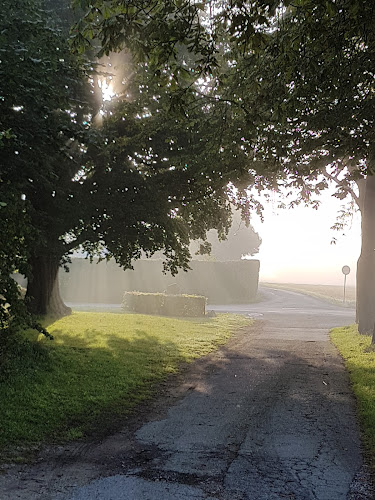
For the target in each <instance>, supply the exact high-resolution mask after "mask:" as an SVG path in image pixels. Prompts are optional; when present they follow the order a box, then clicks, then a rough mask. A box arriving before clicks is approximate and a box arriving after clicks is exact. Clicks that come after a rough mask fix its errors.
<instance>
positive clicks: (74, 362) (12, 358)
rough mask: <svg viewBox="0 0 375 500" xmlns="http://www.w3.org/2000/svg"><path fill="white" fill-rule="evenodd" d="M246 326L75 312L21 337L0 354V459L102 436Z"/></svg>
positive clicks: (229, 318) (225, 318)
mask: <svg viewBox="0 0 375 500" xmlns="http://www.w3.org/2000/svg"><path fill="white" fill-rule="evenodd" d="M249 323H250V321H249V320H248V319H246V318H244V317H241V316H234V315H219V316H218V317H216V318H210V319H200V320H197V319H194V320H187V319H176V318H166V317H155V316H145V315H137V314H112V313H94V312H91V313H85V312H75V313H73V314H72V315H71V316H69V317H66V318H63V319H61V320H59V321H56V322H54V323H52V324H50V325H49V326H48V331H49V332H50V333H51V334H52V335H53V336H54V340H53V341H50V340H48V339H46V338H45V337H43V336H42V337H41V336H37V333H36V332H35V331H28V332H25V335H24V336H23V338H22V341H21V340H19V341H18V342H17V343H13V344H11V347H9V348H8V349H7V350H6V352H5V353H4V352H3V353H2V366H1V368H0V401H1V407H0V451H1V450H3V451H4V449H5V447H7V446H9V445H20V444H21V445H25V444H27V443H29V444H31V443H40V442H44V441H61V440H67V439H75V438H80V437H82V436H85V435H87V434H90V433H96V432H99V431H100V432H105V430H106V429H111V426H112V427H113V425H114V422H116V421H117V422H118V421H119V419H121V418H123V417H125V416H126V415H128V414H129V412H131V411H132V409H133V408H134V407H135V405H136V404H137V403H138V402H140V401H142V400H144V399H145V398H147V397H149V396H150V395H151V394H152V392H153V391H154V390H155V387H157V385H156V383H157V382H159V381H161V380H163V379H165V378H166V377H167V376H168V374H170V373H173V372H176V371H177V370H178V366H179V364H180V363H182V362H186V361H187V362H189V361H191V360H193V359H195V358H197V357H199V356H202V355H204V354H207V353H208V352H210V351H212V350H213V349H215V348H216V347H217V346H218V345H220V344H223V343H225V341H226V340H227V339H228V338H229V337H230V336H231V335H232V334H233V332H234V331H235V330H237V329H239V328H240V327H243V326H245V325H248V324H249Z"/></svg>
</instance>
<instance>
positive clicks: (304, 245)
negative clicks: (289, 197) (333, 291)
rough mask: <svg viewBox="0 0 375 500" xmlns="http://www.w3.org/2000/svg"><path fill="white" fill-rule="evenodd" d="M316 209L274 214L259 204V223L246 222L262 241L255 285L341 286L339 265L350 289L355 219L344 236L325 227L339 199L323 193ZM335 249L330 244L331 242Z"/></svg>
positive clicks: (355, 246) (356, 250) (356, 235)
mask: <svg viewBox="0 0 375 500" xmlns="http://www.w3.org/2000/svg"><path fill="white" fill-rule="evenodd" d="M319 199H320V200H321V205H320V207H319V209H318V210H314V209H313V208H310V207H304V206H298V207H296V208H294V209H284V210H278V209H275V208H274V207H272V204H268V205H266V206H265V212H264V216H265V221H264V222H263V223H262V222H261V221H260V219H259V217H253V218H252V220H251V223H252V225H253V227H254V229H255V230H256V231H257V232H258V233H259V235H260V237H261V238H262V244H261V246H260V251H259V253H258V254H256V255H254V257H253V258H256V259H259V260H260V281H265V282H267V281H268V282H278V283H283V282H284V283H306V284H321V285H342V284H343V282H344V275H343V274H342V267H343V266H344V265H348V266H349V267H350V269H351V272H350V274H349V276H348V277H347V285H349V286H354V285H355V275H356V265H357V259H358V257H359V254H360V247H361V241H360V239H361V224H360V215H359V214H358V213H357V214H355V215H354V217H353V221H352V224H351V227H348V228H346V229H345V230H344V233H345V235H343V234H342V233H340V232H338V231H334V230H332V229H331V226H332V225H333V224H334V223H335V220H336V214H337V213H338V210H339V209H340V207H341V206H342V204H343V203H342V201H341V200H338V199H336V198H333V197H332V196H330V195H328V193H327V194H325V195H323V196H321V197H320V198H319ZM333 237H335V238H336V239H337V243H336V245H332V244H331V240H332V238H333Z"/></svg>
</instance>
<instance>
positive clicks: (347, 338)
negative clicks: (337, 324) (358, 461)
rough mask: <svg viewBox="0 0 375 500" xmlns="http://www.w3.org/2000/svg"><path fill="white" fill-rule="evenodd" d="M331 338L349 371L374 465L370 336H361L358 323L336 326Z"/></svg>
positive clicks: (374, 379) (374, 368) (374, 366)
mask: <svg viewBox="0 0 375 500" xmlns="http://www.w3.org/2000/svg"><path fill="white" fill-rule="evenodd" d="M331 339H332V341H333V342H334V344H335V345H336V346H337V348H338V349H339V351H340V353H341V355H342V356H343V358H344V360H345V364H346V367H347V369H348V371H349V375H350V380H351V382H352V386H353V390H354V393H355V395H356V398H357V405H358V414H359V419H360V424H361V428H362V435H363V442H364V445H365V448H366V451H367V453H368V457H369V462H370V463H371V465H372V467H373V468H375V351H374V348H373V347H372V346H371V337H370V336H366V335H359V333H358V330H357V326H356V325H352V326H347V327H343V328H335V329H334V330H332V332H331Z"/></svg>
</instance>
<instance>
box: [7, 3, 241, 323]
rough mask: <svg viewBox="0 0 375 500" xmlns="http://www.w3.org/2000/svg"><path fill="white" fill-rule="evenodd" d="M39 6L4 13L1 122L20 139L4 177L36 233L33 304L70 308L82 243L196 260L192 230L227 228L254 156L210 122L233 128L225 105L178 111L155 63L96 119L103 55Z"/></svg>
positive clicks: (171, 265) (125, 260) (31, 254)
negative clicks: (61, 286) (78, 42)
mask: <svg viewBox="0 0 375 500" xmlns="http://www.w3.org/2000/svg"><path fill="white" fill-rule="evenodd" d="M21 4H22V9H20V5H21ZM37 6H38V3H37V2H33V1H27V0H20V1H15V0H14V1H11V2H9V3H7V5H6V6H5V8H4V9H3V10H2V12H1V13H0V27H1V30H0V32H1V37H2V42H3V43H2V46H4V47H5V49H4V51H3V53H2V58H1V67H0V72H1V75H0V76H1V83H0V85H1V89H0V90H1V92H0V95H1V96H2V99H1V100H0V116H1V130H4V131H6V130H9V131H10V133H11V134H12V136H13V139H12V141H8V142H6V143H4V145H3V148H2V157H1V174H0V179H1V186H2V189H3V188H4V189H5V187H6V186H12V192H14V193H15V198H17V199H18V200H21V197H22V198H24V200H23V204H22V210H23V212H22V213H23V214H24V220H25V221H27V227H28V231H27V232H25V234H23V233H22V232H21V231H20V233H19V234H18V235H17V237H18V238H19V240H20V241H22V255H21V258H22V259H21V260H22V262H23V266H22V270H24V271H25V272H26V275H27V277H28V288H27V296H26V300H27V303H28V306H29V309H30V310H31V311H32V312H34V313H36V314H47V313H48V314H54V315H63V314H68V313H69V309H68V308H66V306H65V305H64V304H63V302H62V300H61V298H60V294H59V290H58V281H57V279H56V278H57V272H58V269H59V266H60V265H64V264H68V263H69V255H70V254H71V252H72V251H73V250H74V249H76V248H78V247H82V248H83V249H84V250H85V251H86V252H87V254H88V255H89V256H90V257H91V258H92V257H94V256H95V255H98V256H99V258H110V257H114V258H115V259H116V261H117V262H118V263H119V264H120V265H121V266H123V267H124V268H128V267H131V263H132V260H134V259H137V258H139V257H140V256H141V253H142V251H143V252H145V253H146V255H152V254H153V253H155V252H156V251H158V250H160V249H161V250H163V251H164V254H165V268H166V269H169V270H171V271H172V273H175V272H177V269H178V268H181V267H182V268H184V269H187V268H188V261H189V259H190V253H189V243H190V240H191V239H197V238H200V239H204V238H205V235H206V232H207V231H208V230H209V229H211V228H217V229H218V231H219V233H220V234H222V235H224V234H225V233H226V232H227V230H228V228H229V224H230V201H234V200H235V198H236V195H235V193H234V192H231V191H230V189H229V188H228V180H229V178H232V177H235V176H236V175H238V174H239V172H240V171H241V168H242V167H243V165H244V160H245V159H244V157H243V155H242V154H241V151H240V150H239V148H238V145H237V144H236V143H233V144H232V148H231V149H230V148H228V149H227V150H226V151H225V152H223V151H221V150H220V141H218V139H217V137H215V133H213V131H212V130H210V129H209V128H208V127H207V123H208V122H209V121H211V120H216V122H217V128H216V131H215V132H217V131H220V130H222V129H223V121H222V114H221V112H217V113H216V114H215V109H211V108H207V107H206V108H205V107H204V106H206V102H205V100H202V104H201V105H199V104H198V106H196V103H194V105H195V106H196V107H195V110H194V109H193V108H192V109H191V111H190V113H189V115H186V114H185V115H178V116H179V117H178V118H177V117H176V116H177V115H175V114H173V113H172V112H171V109H170V102H169V99H168V97H167V92H165V89H167V88H168V85H166V86H164V87H162V86H160V82H159V81H158V80H154V78H153V74H152V73H151V71H150V68H149V67H148V65H147V64H144V65H143V66H142V68H143V69H142V71H139V72H138V73H137V78H134V79H133V80H132V81H131V82H130V83H129V85H128V87H127V91H128V92H130V93H131V99H125V98H119V99H118V100H114V103H110V104H109V105H108V107H107V109H106V110H101V113H100V114H99V116H103V120H104V123H103V126H102V127H100V128H97V127H95V126H94V125H93V123H94V122H95V120H93V122H92V123H91V120H92V118H93V117H94V115H96V114H97V111H98V106H97V102H96V101H95V95H94V90H93V86H92V83H91V82H90V79H91V74H92V71H93V64H87V63H85V60H82V59H81V58H79V57H78V56H75V55H73V54H72V53H71V52H70V50H69V47H68V45H67V43H66V36H64V34H63V33H62V32H61V31H60V30H59V29H58V28H57V27H56V24H55V23H54V20H51V18H50V17H48V15H47V14H46V13H45V12H44V11H43V10H41V9H38V8H37ZM20 12H22V17H20ZM95 77H96V78H98V77H100V75H98V73H96V76H95ZM146 88H147V95H146V92H145V89H146ZM163 89H164V90H163ZM191 96H192V93H191V92H190V94H189V93H186V96H185V99H189V98H191ZM202 106H203V107H202ZM103 113H104V115H103ZM235 156H237V160H236V161H233V158H234V157H235ZM217 165H220V168H218V167H217ZM214 174H215V175H214ZM228 195H229V197H228ZM229 198H230V199H229ZM19 204H20V202H18V205H17V206H19ZM2 213H3V214H4V211H3V212H2ZM9 252H10V250H7V249H4V253H5V255H9ZM15 265H16V263H14V265H12V266H10V268H12V269H13V268H14V267H15ZM10 268H9V269H10Z"/></svg>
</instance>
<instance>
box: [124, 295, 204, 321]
mask: <svg viewBox="0 0 375 500" xmlns="http://www.w3.org/2000/svg"><path fill="white" fill-rule="evenodd" d="M122 307H123V309H125V310H126V311H131V312H136V313H141V314H159V315H161V316H190V317H191V316H204V315H205V314H206V297H202V296H199V295H168V294H166V293H142V292H125V293H124V297H123V301H122Z"/></svg>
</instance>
